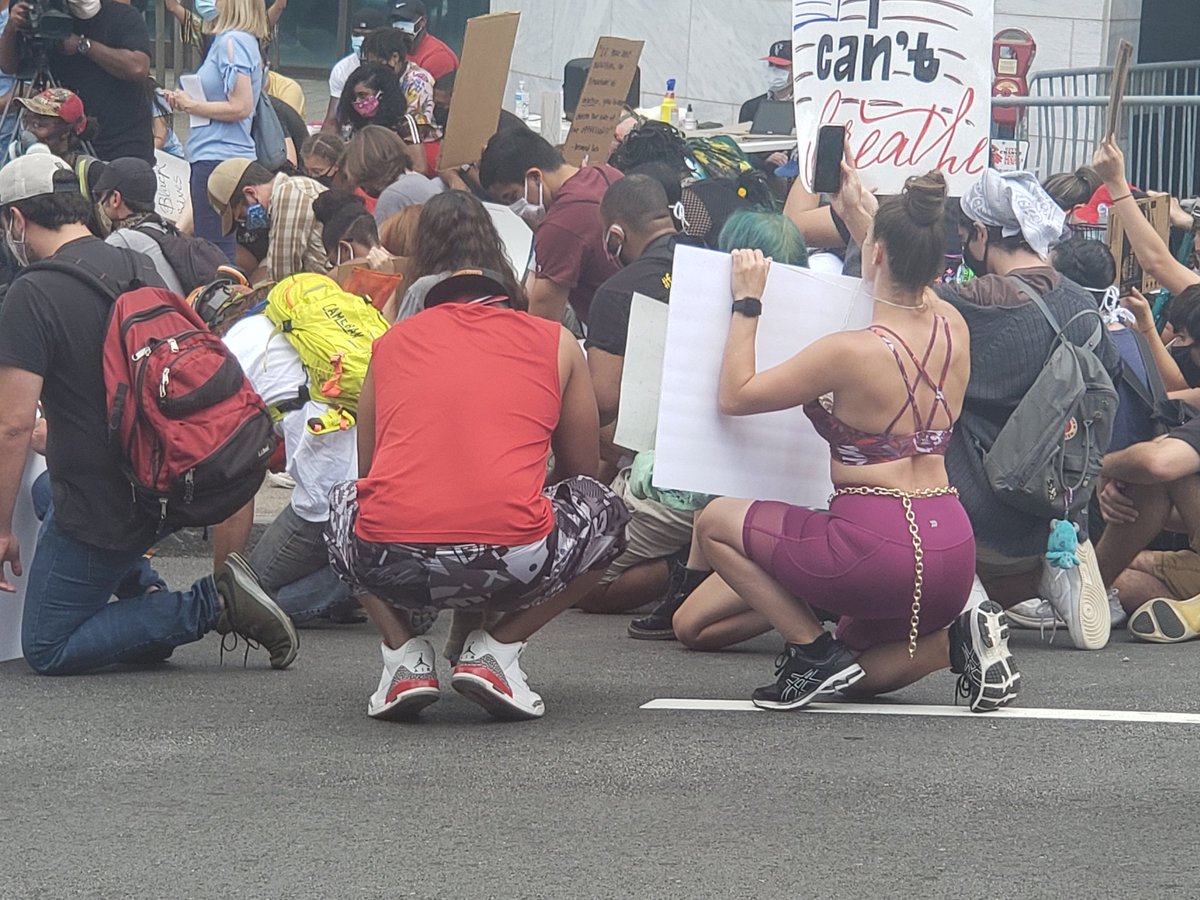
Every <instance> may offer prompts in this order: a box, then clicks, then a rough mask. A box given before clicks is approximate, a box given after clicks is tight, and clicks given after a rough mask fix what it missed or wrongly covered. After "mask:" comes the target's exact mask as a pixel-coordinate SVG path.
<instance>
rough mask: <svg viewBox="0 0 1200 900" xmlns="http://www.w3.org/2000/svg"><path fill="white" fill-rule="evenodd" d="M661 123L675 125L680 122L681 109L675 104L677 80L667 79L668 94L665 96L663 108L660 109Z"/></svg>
mask: <svg viewBox="0 0 1200 900" xmlns="http://www.w3.org/2000/svg"><path fill="white" fill-rule="evenodd" d="M658 118H659V121H660V122H667V123H672V124H673V123H674V122H677V121H678V120H679V107H678V106H677V105H676V103H675V79H674V78H668V79H667V92H666V93H665V94H663V101H662V106H661V107H660V108H659V112H658Z"/></svg>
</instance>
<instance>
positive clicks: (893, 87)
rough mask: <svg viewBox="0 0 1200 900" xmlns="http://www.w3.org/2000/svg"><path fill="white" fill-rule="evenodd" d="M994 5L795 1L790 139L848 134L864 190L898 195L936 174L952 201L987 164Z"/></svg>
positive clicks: (810, 145) (958, 0)
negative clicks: (826, 132)
mask: <svg viewBox="0 0 1200 900" xmlns="http://www.w3.org/2000/svg"><path fill="white" fill-rule="evenodd" d="M993 4H994V0H955V2H953V3H950V2H945V0H793V2H792V21H793V32H792V37H793V59H794V62H795V66H794V71H795V79H796V81H795V97H796V135H797V138H798V140H799V144H800V160H801V164H802V167H803V172H804V174H805V177H806V178H807V180H808V181H809V183H811V182H812V171H813V162H814V154H815V147H816V140H817V129H818V128H819V127H820V126H821V125H846V126H847V130H848V133H849V139H850V150H851V153H852V155H853V159H854V162H855V164H856V165H857V167H858V168H859V169H860V170H861V176H862V180H863V183H864V184H866V186H867V187H868V188H871V189H874V190H878V191H880V192H881V193H898V192H899V190H900V188H901V187H902V186H903V184H904V180H905V179H906V178H907V177H908V176H910V175H919V174H921V173H923V172H928V171H929V170H930V169H941V170H942V172H943V173H944V174H945V176H946V178H947V180H948V181H949V183H950V192H951V193H952V194H953V193H962V191H963V190H965V188H966V187H967V186H968V185H969V184H970V183H971V182H972V181H973V180H974V179H975V178H976V177H977V176H978V175H979V174H980V173H981V172H982V171H983V170H984V169H985V168H987V165H988V154H989V147H988V132H989V128H990V124H991V84H992V72H991V58H992V18H993Z"/></svg>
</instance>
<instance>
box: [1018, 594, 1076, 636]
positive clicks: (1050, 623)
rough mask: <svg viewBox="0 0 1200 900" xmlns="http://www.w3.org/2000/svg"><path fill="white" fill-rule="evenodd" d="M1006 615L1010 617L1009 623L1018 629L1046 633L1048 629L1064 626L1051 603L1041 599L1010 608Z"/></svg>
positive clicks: (1037, 598) (1033, 599) (1034, 599)
mask: <svg viewBox="0 0 1200 900" xmlns="http://www.w3.org/2000/svg"><path fill="white" fill-rule="evenodd" d="M1004 615H1006V616H1007V617H1008V621H1009V623H1010V624H1012V625H1014V626H1015V627H1017V628H1032V629H1037V630H1038V631H1045V630H1046V629H1047V628H1054V627H1055V626H1056V625H1062V624H1064V623H1063V620H1062V619H1060V618H1059V617H1058V616H1056V615H1055V614H1054V607H1053V606H1051V605H1050V603H1049V601H1047V600H1043V599H1041V598H1040V597H1034V598H1032V599H1031V600H1025V601H1023V602H1021V603H1018V604H1017V605H1016V606H1010V607H1009V608H1008V609H1006V610H1005V611H1004Z"/></svg>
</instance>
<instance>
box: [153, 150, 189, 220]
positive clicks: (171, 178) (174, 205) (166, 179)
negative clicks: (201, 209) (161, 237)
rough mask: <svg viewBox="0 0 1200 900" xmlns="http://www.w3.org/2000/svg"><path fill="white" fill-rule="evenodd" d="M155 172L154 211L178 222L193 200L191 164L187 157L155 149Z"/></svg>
mask: <svg viewBox="0 0 1200 900" xmlns="http://www.w3.org/2000/svg"><path fill="white" fill-rule="evenodd" d="M154 174H155V175H157V176H158V193H157V194H156V195H155V197H154V211H155V212H156V213H158V214H159V215H160V216H162V217H163V218H164V219H166V220H167V221H168V222H178V221H179V220H180V219H182V218H183V216H184V213H185V212H187V209H188V206H190V205H191V202H192V200H191V197H192V189H191V181H192V167H191V164H190V163H188V161H187V160H186V159H180V158H179V157H178V156H172V155H171V154H170V153H166V152H164V151H162V150H155V151H154Z"/></svg>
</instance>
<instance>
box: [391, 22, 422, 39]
mask: <svg viewBox="0 0 1200 900" xmlns="http://www.w3.org/2000/svg"><path fill="white" fill-rule="evenodd" d="M417 24H418V23H417V22H393V23H392V27H393V28H396V29H398V30H400V31H402V32H404V33H405V34H407V35H410V36H415V35H416V33H417Z"/></svg>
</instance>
